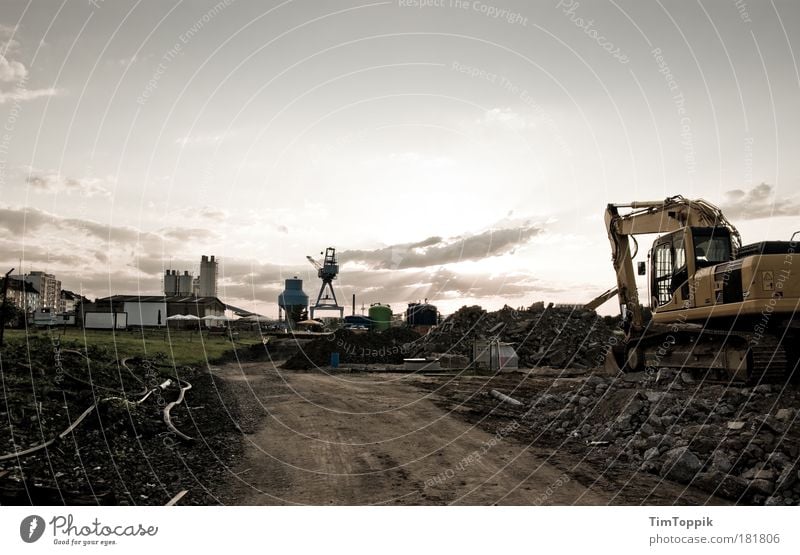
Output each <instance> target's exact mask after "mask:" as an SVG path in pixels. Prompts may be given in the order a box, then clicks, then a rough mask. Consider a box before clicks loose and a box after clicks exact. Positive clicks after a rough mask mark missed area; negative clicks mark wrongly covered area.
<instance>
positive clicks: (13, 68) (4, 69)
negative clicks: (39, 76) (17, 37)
mask: <svg viewBox="0 0 800 555" xmlns="http://www.w3.org/2000/svg"><path fill="white" fill-rule="evenodd" d="M27 76H28V70H27V69H26V68H25V66H24V65H23V64H22V63H21V62H15V61H14V60H9V59H8V58H6V57H5V56H3V55H2V54H0V81H5V82H6V83H13V82H16V81H19V80H20V79H25V77H27Z"/></svg>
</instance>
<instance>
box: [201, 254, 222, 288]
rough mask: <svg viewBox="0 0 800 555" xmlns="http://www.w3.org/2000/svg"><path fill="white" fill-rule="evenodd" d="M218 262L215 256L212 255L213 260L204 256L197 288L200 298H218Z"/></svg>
mask: <svg viewBox="0 0 800 555" xmlns="http://www.w3.org/2000/svg"><path fill="white" fill-rule="evenodd" d="M218 262H219V260H215V259H214V255H211V258H209V257H208V256H206V255H203V257H202V258H201V259H200V278H199V280H198V288H197V296H198V297H216V296H217V274H218Z"/></svg>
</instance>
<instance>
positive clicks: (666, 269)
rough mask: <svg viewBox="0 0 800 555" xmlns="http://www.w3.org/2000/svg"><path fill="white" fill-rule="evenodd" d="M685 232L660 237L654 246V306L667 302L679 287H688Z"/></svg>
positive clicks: (652, 285) (652, 287)
mask: <svg viewBox="0 0 800 555" xmlns="http://www.w3.org/2000/svg"><path fill="white" fill-rule="evenodd" d="M683 233H684V232H683V231H678V232H675V233H672V234H670V235H666V236H664V237H660V238H659V239H658V241H657V242H656V244H655V246H654V247H653V252H652V255H653V261H652V264H653V276H652V284H651V290H652V292H653V307H652V308H657V307H659V306H662V305H665V304H667V303H668V302H669V301H670V300H671V299H672V296H673V295H674V294H675V291H676V290H677V289H681V290H683V289H687V288H688V280H689V271H688V269H687V267H686V246H685V242H684V235H683ZM687 295H688V293H687Z"/></svg>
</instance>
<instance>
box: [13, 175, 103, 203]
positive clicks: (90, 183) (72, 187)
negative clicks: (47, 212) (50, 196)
mask: <svg viewBox="0 0 800 555" xmlns="http://www.w3.org/2000/svg"><path fill="white" fill-rule="evenodd" d="M106 181H110V179H108V180H103V179H99V178H96V177H92V178H82V179H75V178H72V177H64V176H62V175H59V174H57V173H41V172H35V173H34V172H32V173H31V174H30V175H28V177H26V178H25V182H26V183H27V184H28V185H30V186H31V187H32V188H33V189H34V190H36V191H42V192H48V193H66V194H67V195H70V194H72V193H77V194H80V195H82V196H86V197H94V196H103V197H108V196H111V192H110V191H109V189H108V188H107V187H106V186H105V183H106Z"/></svg>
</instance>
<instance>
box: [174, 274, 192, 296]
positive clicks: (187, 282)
mask: <svg viewBox="0 0 800 555" xmlns="http://www.w3.org/2000/svg"><path fill="white" fill-rule="evenodd" d="M177 277H178V295H191V294H192V290H193V289H194V288H193V286H192V281H193V279H194V277H193V276H192V274H190V273H189V272H188V271H184V272H183V275H182V276H177Z"/></svg>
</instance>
